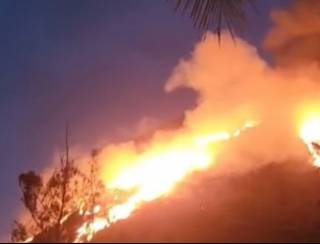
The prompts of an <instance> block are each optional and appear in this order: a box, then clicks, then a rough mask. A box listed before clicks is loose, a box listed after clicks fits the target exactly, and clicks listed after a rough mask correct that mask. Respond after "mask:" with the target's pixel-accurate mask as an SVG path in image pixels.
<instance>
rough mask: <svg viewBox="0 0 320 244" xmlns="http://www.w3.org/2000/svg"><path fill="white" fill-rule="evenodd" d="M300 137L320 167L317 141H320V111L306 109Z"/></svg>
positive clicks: (315, 163) (316, 164)
mask: <svg viewBox="0 0 320 244" xmlns="http://www.w3.org/2000/svg"><path fill="white" fill-rule="evenodd" d="M299 134H300V137H301V139H302V140H303V141H304V143H305V144H306V145H307V147H308V150H309V152H310V153H311V155H312V157H313V162H314V165H315V166H317V167H320V154H319V148H317V146H316V145H317V143H319V142H320V111H319V110H318V111H317V110H316V109H315V110H313V111H312V110H311V111H310V110H306V112H305V113H304V115H303V121H302V125H301V127H300V133H299Z"/></svg>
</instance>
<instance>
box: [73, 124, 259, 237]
mask: <svg viewBox="0 0 320 244" xmlns="http://www.w3.org/2000/svg"><path fill="white" fill-rule="evenodd" d="M255 125H256V123H255V122H253V121H248V122H247V123H245V124H244V126H242V127H241V128H239V129H237V130H235V131H233V132H231V133H229V132H225V131H224V132H218V133H215V134H211V135H202V136H193V135H191V136H190V135H188V136H187V137H183V138H178V139H177V138H175V140H173V142H169V143H168V144H166V145H161V146H159V145H154V146H152V147H151V148H150V149H149V150H147V151H146V152H142V153H141V154H139V155H138V156H135V157H131V158H130V157H126V156H124V157H123V158H121V160H124V161H130V162H133V163H132V164H131V167H129V166H128V167H125V168H123V169H122V170H120V171H119V174H117V175H115V176H114V177H113V179H112V180H111V182H110V181H107V180H106V185H107V186H108V187H109V188H110V189H120V190H125V191H130V190H132V189H134V193H132V195H130V196H129V198H128V199H127V200H126V201H125V202H124V203H121V204H118V205H115V206H113V207H112V208H111V209H109V211H108V213H106V214H105V218H95V219H94V220H93V221H92V220H91V222H89V221H88V222H86V223H84V224H83V225H82V227H81V228H79V229H78V237H77V239H76V241H81V240H84V239H86V240H88V241H89V240H91V239H92V237H93V234H94V233H96V232H97V231H100V230H102V229H104V228H107V227H108V226H109V225H110V224H112V223H115V222H116V221H118V220H122V219H126V218H128V217H129V216H130V215H131V214H132V212H133V211H134V210H135V209H137V208H138V207H139V206H140V205H141V204H142V203H144V202H148V201H152V200H155V199H157V198H160V197H162V196H164V195H167V194H169V193H170V192H171V191H172V190H173V189H174V187H175V186H176V184H177V183H178V182H180V181H181V180H183V179H184V178H185V177H186V176H187V175H189V174H191V173H192V172H195V171H198V170H204V169H207V168H208V167H210V166H211V165H212V164H213V163H214V162H215V156H216V153H217V152H216V150H217V149H218V145H217V144H215V143H217V142H222V141H227V140H230V139H231V138H233V137H237V136H239V135H240V134H241V132H242V131H244V130H246V129H247V128H251V127H253V126H255ZM213 144H214V146H215V147H214V148H212V146H213ZM95 209H96V208H95ZM96 210H97V211H94V212H95V213H99V212H100V210H101V208H100V206H99V207H97V209H96Z"/></svg>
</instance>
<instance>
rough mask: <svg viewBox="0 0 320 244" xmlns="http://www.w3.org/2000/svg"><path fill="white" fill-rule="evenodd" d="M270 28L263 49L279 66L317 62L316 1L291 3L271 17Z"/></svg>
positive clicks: (319, 18) (319, 27)
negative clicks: (272, 24) (268, 52)
mask: <svg viewBox="0 0 320 244" xmlns="http://www.w3.org/2000/svg"><path fill="white" fill-rule="evenodd" d="M271 17H272V20H273V23H274V26H273V28H272V29H271V31H270V32H269V34H268V36H267V38H266V40H265V43H264V45H265V47H266V49H267V50H268V51H270V52H271V53H272V55H273V57H274V58H275V60H276V63H277V64H278V65H281V66H288V65H293V64H294V65H297V64H306V63H310V62H316V63H319V62H320V46H319V42H320V2H319V1H317V0H304V1H294V4H292V5H291V6H290V7H289V8H288V9H285V10H276V11H273V12H272V14H271Z"/></svg>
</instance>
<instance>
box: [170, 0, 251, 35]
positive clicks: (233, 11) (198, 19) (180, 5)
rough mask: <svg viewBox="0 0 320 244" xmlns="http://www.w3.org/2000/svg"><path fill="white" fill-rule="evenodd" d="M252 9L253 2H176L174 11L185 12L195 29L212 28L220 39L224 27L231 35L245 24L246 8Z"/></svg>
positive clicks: (209, 0) (245, 0)
mask: <svg viewBox="0 0 320 244" xmlns="http://www.w3.org/2000/svg"><path fill="white" fill-rule="evenodd" d="M247 5H251V6H252V7H254V0H176V1H175V10H176V11H182V12H187V13H188V14H189V15H190V17H191V19H192V21H193V23H194V25H195V27H197V28H199V29H204V30H208V29H211V28H213V30H214V31H216V32H217V34H218V36H219V37H220V35H221V31H222V28H224V27H226V28H227V29H228V30H229V32H230V33H231V35H232V36H233V35H234V32H235V30H237V28H238V27H239V26H241V25H243V24H244V23H245V22H246V6H247Z"/></svg>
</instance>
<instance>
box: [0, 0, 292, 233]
mask: <svg viewBox="0 0 320 244" xmlns="http://www.w3.org/2000/svg"><path fill="white" fill-rule="evenodd" d="M287 2H288V1H284V0H282V1H281V0H279V1H276V0H272V1H263V0H261V1H258V4H257V7H258V11H259V12H258V13H254V12H253V11H252V12H251V13H250V14H249V22H248V25H247V26H246V29H245V30H244V31H243V33H242V36H243V37H244V38H245V39H246V40H248V41H249V42H251V43H253V44H254V45H255V46H257V47H258V48H259V51H260V52H261V54H262V55H263V56H264V57H265V58H266V59H269V58H270V57H269V56H268V55H266V54H265V53H264V52H263V50H262V48H261V41H262V40H263V37H264V36H265V34H266V32H267V30H268V28H269V26H270V19H269V13H270V9H272V8H277V7H282V6H285V5H286V4H287ZM0 26H1V27H0V28H1V37H0V52H1V55H0V114H1V119H0V133H1V137H0V163H1V172H0V194H1V208H0V237H3V236H6V235H8V233H9V232H10V224H11V222H12V220H13V219H14V217H15V215H16V214H17V213H18V210H19V206H22V205H21V204H20V202H19V201H20V200H19V198H20V195H19V188H18V184H17V183H18V182H17V176H18V175H19V173H21V172H24V171H27V170H38V171H40V170H41V169H44V168H46V166H48V164H49V162H50V161H51V160H52V158H53V156H54V154H55V152H57V151H59V150H61V149H62V147H63V140H64V127H65V123H66V121H68V123H69V124H70V126H71V130H72V139H71V141H72V144H73V145H77V146H81V147H82V148H84V149H86V150H88V153H89V151H90V149H91V148H93V147H96V146H97V145H99V144H100V145H101V144H102V145H103V143H107V142H108V141H113V140H121V139H125V138H126V137H127V136H128V132H130V131H131V130H132V128H133V127H134V125H135V124H137V123H138V122H139V120H140V119H142V118H144V117H150V118H155V119H157V120H160V121H168V120H172V119H175V118H177V117H179V116H180V115H181V114H182V113H183V111H184V110H185V109H186V108H189V107H191V106H192V105H193V103H194V94H193V93H192V92H191V91H187V90H185V91H178V92H175V93H172V94H166V93H165V92H163V85H164V83H165V82H166V79H167V78H168V77H169V75H170V73H171V71H172V69H173V67H174V66H175V65H176V64H177V62H178V60H179V59H180V58H182V57H185V56H187V55H188V54H189V53H190V51H191V50H192V47H193V45H194V44H195V42H196V41H197V40H199V39H200V38H201V32H200V31H198V30H195V29H194V28H193V26H192V23H191V21H190V19H189V18H188V17H187V16H185V15H182V14H181V13H180V14H174V11H173V9H172V4H170V3H169V2H167V1H150V0H149V1H148V0H146V1H142V0H141V1H134V0H131V1H118V0H117V1H116V0H115V1H102V0H101V1H100V0H87V1H80V0H68V1H62V0H56V1H43V0H37V1H35V0H34V1H22V0H20V1H14V0H7V1H1V2H0ZM222 48H223V45H222Z"/></svg>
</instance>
